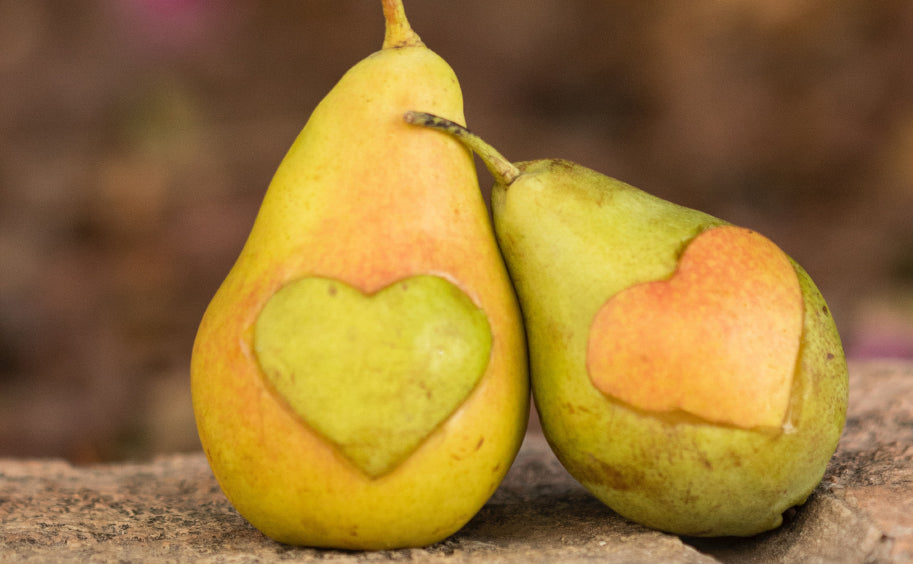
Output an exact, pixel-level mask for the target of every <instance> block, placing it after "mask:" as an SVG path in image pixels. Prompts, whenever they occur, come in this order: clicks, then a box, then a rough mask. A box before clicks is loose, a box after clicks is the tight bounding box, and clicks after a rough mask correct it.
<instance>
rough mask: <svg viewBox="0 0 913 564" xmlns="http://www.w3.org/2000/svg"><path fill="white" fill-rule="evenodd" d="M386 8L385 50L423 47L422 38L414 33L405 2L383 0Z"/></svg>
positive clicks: (400, 0) (401, 0)
mask: <svg viewBox="0 0 913 564" xmlns="http://www.w3.org/2000/svg"><path fill="white" fill-rule="evenodd" d="M381 3H382V4H383V8H384V19H385V20H386V21H387V27H386V31H385V32H384V45H383V48H384V49H396V48H399V47H423V46H424V45H425V44H424V43H422V38H421V37H419V36H418V34H417V33H415V32H414V31H412V26H410V25H409V20H407V19H406V10H405V9H404V8H403V0H381Z"/></svg>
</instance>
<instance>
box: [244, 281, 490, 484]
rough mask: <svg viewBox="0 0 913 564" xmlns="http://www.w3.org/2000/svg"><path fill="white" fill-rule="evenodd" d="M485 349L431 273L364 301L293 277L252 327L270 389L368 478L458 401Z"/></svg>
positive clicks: (394, 461)
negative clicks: (293, 279)
mask: <svg viewBox="0 0 913 564" xmlns="http://www.w3.org/2000/svg"><path fill="white" fill-rule="evenodd" d="M491 344H492V335H491V328H490V326H489V323H488V319H487V317H486V316H485V313H484V312H483V311H482V310H481V309H480V308H479V307H478V306H477V305H476V304H475V303H473V301H472V300H471V299H470V298H469V296H467V295H466V294H465V293H464V292H462V291H461V290H460V289H459V288H457V287H456V286H455V285H454V284H453V283H451V282H450V281H448V280H446V279H444V278H441V277H439V276H432V275H419V276H412V277H409V278H405V279H402V280H400V281H398V282H395V283H393V284H390V285H389V286H386V287H385V288H383V289H381V290H380V291H378V292H376V293H374V294H372V295H365V294H363V293H362V292H360V291H359V290H357V289H355V288H353V287H352V286H349V285H348V284H346V283H344V282H341V281H339V280H333V279H329V278H320V277H307V278H301V279H298V280H295V281H292V282H290V283H288V284H286V285H285V286H283V287H282V288H281V289H279V290H278V291H277V292H276V293H275V294H273V296H271V297H270V299H269V300H268V301H267V303H266V305H265V306H264V308H263V310H262V311H261V313H260V315H259V317H258V318H257V321H256V325H255V327H254V350H255V352H256V356H257V360H258V362H259V364H260V368H261V370H262V372H263V375H264V378H265V380H266V381H267V382H268V384H269V385H270V387H271V388H272V389H273V390H274V391H275V393H276V394H278V395H279V396H280V397H281V398H282V399H283V400H284V401H285V402H286V404H287V405H288V406H289V408H290V409H291V410H292V411H293V412H294V413H295V414H296V415H297V416H298V417H300V418H301V419H302V420H303V421H304V422H305V423H306V424H307V425H309V426H310V427H311V428H312V429H314V430H315V431H317V432H318V433H319V434H320V435H321V436H323V437H324V438H325V439H327V440H329V441H330V442H332V443H333V444H335V445H336V447H338V449H339V450H340V452H341V453H342V454H343V455H344V456H345V457H346V458H347V459H348V460H349V461H351V462H352V463H353V464H354V465H355V466H356V467H357V468H359V469H360V470H361V471H362V472H363V473H364V474H366V475H367V476H369V477H372V478H376V477H378V476H381V475H383V474H386V473H388V472H390V471H391V470H392V469H394V468H395V467H396V466H398V465H399V464H400V463H401V462H402V461H403V460H405V459H406V458H407V457H408V456H409V455H410V454H411V453H412V452H413V451H414V450H415V449H416V448H418V446H419V445H420V444H421V442H422V441H423V440H424V439H425V438H426V437H427V436H428V435H430V434H431V433H432V432H433V431H434V429H436V428H437V427H438V425H440V424H441V423H442V422H443V421H444V420H446V419H447V418H448V417H450V415H451V414H453V412H454V411H455V410H456V409H457V408H458V407H459V406H460V404H462V403H463V401H464V400H465V399H466V398H467V397H468V396H469V394H470V392H471V391H472V390H473V388H474V387H475V386H476V384H477V383H478V381H479V379H480V378H481V377H482V375H483V374H484V373H485V370H486V368H487V366H488V362H489V357H490V354H491Z"/></svg>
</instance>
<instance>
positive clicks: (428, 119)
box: [403, 112, 520, 186]
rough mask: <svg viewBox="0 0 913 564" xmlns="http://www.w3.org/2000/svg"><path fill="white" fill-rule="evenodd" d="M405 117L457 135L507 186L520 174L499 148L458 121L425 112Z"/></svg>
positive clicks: (417, 123)
mask: <svg viewBox="0 0 913 564" xmlns="http://www.w3.org/2000/svg"><path fill="white" fill-rule="evenodd" d="M403 119H404V120H406V123H411V124H415V125H421V126H422V127H429V128H431V129H437V130H439V131H443V132H444V133H446V134H448V135H450V136H452V137H455V138H456V139H457V141H459V142H460V143H462V144H463V145H466V147H468V148H469V149H470V150H472V151H474V152H475V153H476V154H477V155H479V157H480V158H481V159H482V162H484V163H485V167H486V168H487V169H488V172H490V173H491V175H492V176H494V177H495V180H497V181H498V182H500V183H501V184H503V185H505V186H509V185H510V184H512V183H513V181H514V180H516V179H517V177H518V176H520V169H518V168H517V167H516V166H514V165H513V163H511V162H510V161H509V160H507V159H505V158H504V156H503V155H502V154H501V153H499V152H498V151H497V149H495V148H494V147H492V146H491V145H489V144H488V143H486V142H485V141H484V140H483V139H482V138H481V137H479V136H478V135H476V134H475V133H473V132H471V131H469V130H468V129H466V128H465V127H463V126H462V125H460V124H458V123H456V122H453V121H450V120H449V119H445V118H442V117H440V116H436V115H434V114H427V113H425V112H406V114H405V115H404V116H403Z"/></svg>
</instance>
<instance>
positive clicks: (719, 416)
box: [587, 226, 804, 428]
mask: <svg viewBox="0 0 913 564" xmlns="http://www.w3.org/2000/svg"><path fill="white" fill-rule="evenodd" d="M803 315H804V304H803V297H802V291H801V288H800V286H799V280H798V276H797V275H796V272H795V270H794V268H793V266H792V263H791V262H790V260H789V258H788V257H787V256H786V255H785V254H784V253H783V251H781V250H780V249H779V248H778V247H777V246H776V245H775V244H774V243H773V242H771V241H770V240H768V239H767V238H765V237H763V236H762V235H760V234H758V233H756V232H754V231H751V230H749V229H745V228H741V227H735V226H722V227H716V228H712V229H709V230H707V231H704V232H702V233H701V234H699V235H698V236H697V237H695V238H694V239H693V240H692V241H691V242H690V243H689V244H688V245H687V247H686V248H685V250H684V252H683V253H682V255H681V257H680V259H679V263H678V266H677V268H676V270H675V272H674V273H673V274H672V276H671V277H670V278H669V279H667V280H658V281H653V282H645V283H642V284H637V285H635V286H632V287H630V288H628V289H626V290H623V291H621V292H619V293H618V294H615V295H614V296H612V297H611V298H610V299H609V300H608V301H606V303H605V304H603V306H602V307H601V308H600V309H599V311H598V312H597V314H596V316H595V317H594V319H593V322H592V325H591V326H590V334H589V341H588V345H587V370H588V372H589V376H590V381H591V382H592V383H593V385H594V386H595V387H596V388H597V389H598V390H600V391H601V392H603V393H604V394H605V395H607V396H610V397H612V398H615V399H617V400H620V401H622V402H624V403H626V404H628V405H631V406H633V407H635V408H638V409H641V410H644V411H647V412H673V411H683V412H686V413H688V414H691V415H694V416H697V417H699V418H702V419H704V420H706V421H710V422H712V423H717V424H724V425H734V426H737V427H741V428H755V427H782V426H783V425H784V423H785V419H786V415H787V411H788V408H789V400H790V394H791V392H792V380H793V374H794V372H795V369H796V360H797V358H798V354H799V343H800V340H801V336H802V326H803Z"/></svg>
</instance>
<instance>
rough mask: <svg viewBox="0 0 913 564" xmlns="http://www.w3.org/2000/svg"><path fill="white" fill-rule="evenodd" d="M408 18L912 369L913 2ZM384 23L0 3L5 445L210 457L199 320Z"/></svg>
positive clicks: (226, 3)
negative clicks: (718, 223) (195, 380)
mask: <svg viewBox="0 0 913 564" xmlns="http://www.w3.org/2000/svg"><path fill="white" fill-rule="evenodd" d="M406 9H407V13H408V15H409V18H410V21H411V22H412V24H413V27H414V28H415V29H416V31H418V33H419V34H420V35H421V36H422V38H423V39H424V41H425V43H426V44H427V45H428V46H429V47H430V48H432V49H433V50H435V51H436V52H438V53H439V54H440V55H441V56H443V57H444V58H445V59H446V60H447V61H448V62H449V63H450V64H451V66H453V68H454V69H455V71H456V73H457V75H458V76H459V77H460V80H461V83H462V86H463V90H464V96H465V100H466V116H467V120H468V121H469V125H470V127H471V128H472V129H473V130H475V131H476V132H477V133H479V134H481V135H483V136H484V137H485V138H486V139H487V140H488V141H489V142H491V143H492V144H494V145H496V146H497V147H498V148H499V149H500V150H501V151H502V152H503V153H504V154H505V155H506V156H507V157H508V158H510V159H512V160H528V159H533V158H539V157H563V158H567V159H570V160H574V161H577V162H580V163H582V164H584V165H586V166H589V167H591V168H595V169H597V170H599V171H602V172H604V173H606V174H609V175H611V176H614V177H617V178H620V179H622V180H625V181H627V182H629V183H631V184H634V185H636V186H638V187H641V188H643V189H645V190H647V191H649V192H652V193H654V194H656V195H659V196H661V197H663V198H666V199H669V200H672V201H674V202H677V203H680V204H684V205H687V206H690V207H696V208H700V209H703V210H705V211H708V212H710V213H712V214H714V215H717V216H720V217H723V218H725V219H728V220H730V221H732V222H734V223H737V224H741V225H745V226H748V227H752V228H754V229H757V230H759V231H761V232H762V233H765V234H766V235H767V236H769V237H770V238H772V239H773V240H774V241H776V242H777V243H778V244H780V246H781V247H782V248H783V249H784V250H786V251H787V252H788V253H789V254H791V255H792V256H793V257H794V258H796V259H797V260H798V261H799V262H800V263H801V264H803V265H804V266H805V268H806V269H807V270H808V271H809V272H810V273H811V275H812V277H813V278H814V279H815V280H816V282H817V283H818V285H819V286H820V288H821V290H822V292H823V293H824V295H825V297H826V298H827V300H828V302H829V304H830V306H831V309H832V311H833V313H834V316H835V317H836V320H837V323H838V326H839V328H840V330H841V332H842V335H843V338H844V344H845V346H846V349H847V352H848V354H849V355H850V357H851V358H856V359H865V358H887V357H891V358H907V359H913V219H911V217H913V214H911V209H913V56H911V52H913V50H911V46H913V3H911V2H909V1H907V0H884V1H881V2H870V1H868V0H836V1H835V0H805V1H798V2H797V1H796V0H730V1H727V2H716V1H703V0H700V1H695V2H659V1H651V0H647V1H639V2H628V1H622V0H616V1H607V0H433V1H432V0H407V2H406ZM382 39H383V20H382V15H381V8H380V2H379V1H376V0H374V1H368V0H347V1H343V0H271V1H269V2H267V1H254V0H83V1H81V2H68V1H65V0H30V1H28V2H23V1H20V0H0V456H60V457H65V458H67V459H68V460H71V461H73V462H76V463H91V462H97V461H108V460H120V459H129V458H148V457H151V456H153V455H155V454H158V453H164V452H172V451H188V450H195V449H198V448H199V445H198V442H197V437H196V429H195V426H194V422H193V415H192V412H191V407H190V396H189V384H188V364H189V360H190V350H191V345H192V342H193V337H194V334H195V331H196V326H197V323H198V322H199V319H200V317H201V316H202V314H203V311H204V309H205V307H206V305H207V303H208V301H209V299H210V298H211V296H212V294H213V293H214V292H215V290H216V288H217V286H218V284H219V283H220V281H221V280H222V278H223V277H224V276H225V274H226V273H227V272H228V270H229V268H230V267H231V265H232V263H233V261H234V259H235V258H236V256H237V254H238V252H239V251H240V248H241V245H242V244H243V242H244V240H245V238H246V235H247V232H248V230H249V229H250V226H251V224H252V222H253V219H254V216H255V214H256V211H257V207H258V205H259V202H260V199H261V198H262V196H263V193H264V190H265V189H266V187H267V185H268V183H269V180H270V177H271V176H272V173H273V171H274V170H275V167H276V166H277V164H278V163H279V161H280V159H281V158H282V156H283V154H284V153H285V150H286V149H287V148H288V146H289V145H290V144H291V142H292V140H293V139H294V137H295V135H296V134H297V133H298V131H299V130H300V128H301V127H302V126H303V125H304V123H305V121H306V120H307V117H308V115H309V113H310V111H311V110H312V109H313V107H314V105H315V104H317V102H318V101H319V100H320V99H321V98H322V97H323V95H324V94H326V92H327V91H329V89H330V88H332V86H333V84H334V83H335V81H336V80H337V79H338V78H339V77H340V76H341V75H342V74H343V73H344V72H345V71H346V70H347V69H348V68H349V67H350V66H352V65H353V64H354V63H355V62H357V61H358V60H360V59H361V58H363V57H364V56H366V55H368V54H369V53H371V52H373V51H375V50H377V49H378V48H379V47H380V45H381V42H382ZM480 178H481V180H482V186H483V187H484V189H485V192H486V198H487V194H488V189H489V187H490V185H491V181H490V180H489V178H488V176H487V174H485V173H484V169H483V170H482V171H481V174H480Z"/></svg>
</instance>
